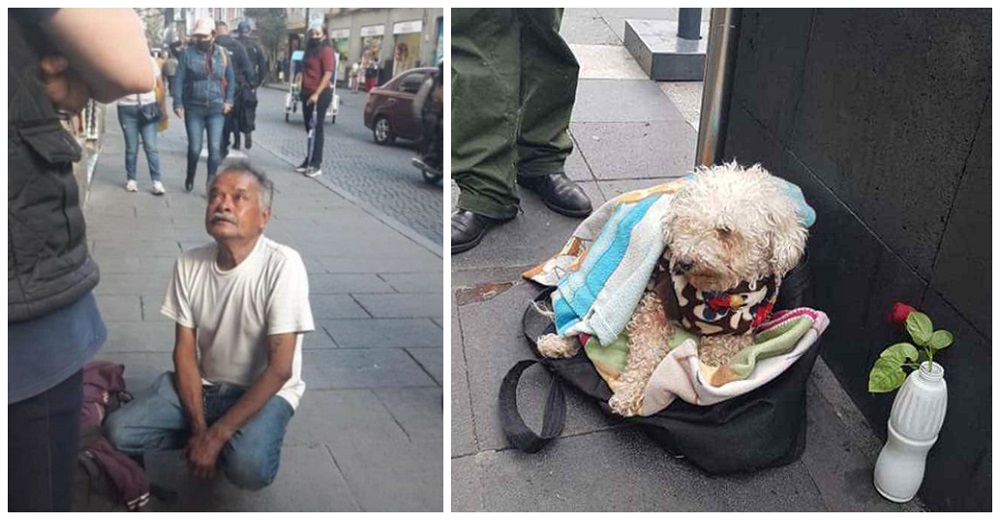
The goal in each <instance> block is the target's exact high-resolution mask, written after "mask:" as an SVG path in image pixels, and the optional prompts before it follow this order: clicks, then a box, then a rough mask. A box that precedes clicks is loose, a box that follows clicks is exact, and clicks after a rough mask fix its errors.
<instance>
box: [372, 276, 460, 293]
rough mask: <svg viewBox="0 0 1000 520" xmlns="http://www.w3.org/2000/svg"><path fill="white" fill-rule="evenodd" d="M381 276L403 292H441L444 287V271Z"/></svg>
mask: <svg viewBox="0 0 1000 520" xmlns="http://www.w3.org/2000/svg"><path fill="white" fill-rule="evenodd" d="M435 275H437V276H435ZM379 278H381V279H382V280H385V282H386V283H388V284H389V285H390V286H392V288H393V289H395V290H396V291H398V292H401V293H417V292H435V291H437V292H441V290H442V287H444V282H443V273H421V274H415V273H387V274H384V275H381V276H379ZM359 292H360V291H359Z"/></svg>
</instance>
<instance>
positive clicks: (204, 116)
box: [184, 106, 226, 184]
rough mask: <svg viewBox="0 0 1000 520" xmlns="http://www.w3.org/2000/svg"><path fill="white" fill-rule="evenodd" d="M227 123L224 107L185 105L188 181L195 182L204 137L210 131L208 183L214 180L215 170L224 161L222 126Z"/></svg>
mask: <svg viewBox="0 0 1000 520" xmlns="http://www.w3.org/2000/svg"><path fill="white" fill-rule="evenodd" d="M225 124H226V116H224V115H223V114H222V107H221V106H220V107H219V108H215V109H213V108H209V107H184V129H185V130H187V139H188V151H187V182H189V183H190V182H193V181H194V176H195V173H196V172H197V171H198V156H199V155H201V144H202V142H203V141H202V139H203V138H204V136H205V133H206V130H207V132H208V178H207V179H206V184H208V183H211V182H212V178H214V177H215V171H216V170H218V169H219V164H220V163H222V128H223V126H224V125H225Z"/></svg>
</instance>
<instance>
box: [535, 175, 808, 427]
mask: <svg viewBox="0 0 1000 520" xmlns="http://www.w3.org/2000/svg"><path fill="white" fill-rule="evenodd" d="M663 233H664V238H665V243H666V248H665V250H664V253H663V259H662V260H663V262H662V265H663V266H664V268H663V269H662V270H661V271H660V273H659V274H660V275H665V276H668V277H669V278H670V279H669V280H668V283H667V284H665V285H667V286H673V287H672V288H673V289H674V291H673V292H674V295H675V297H676V298H677V300H676V303H677V305H673V306H671V305H667V306H666V307H667V308H665V303H666V302H665V301H664V298H663V297H662V296H661V295H662V294H663V291H662V290H660V291H658V290H654V286H656V285H657V280H656V278H657V277H656V276H654V279H652V280H651V281H650V284H649V285H648V287H647V289H646V292H645V293H644V294H643V296H642V299H641V300H640V301H639V303H638V305H637V306H636V308H635V310H634V311H633V314H632V317H631V319H630V320H629V323H628V325H627V327H626V331H627V332H628V337H629V351H628V356H627V360H626V367H625V370H624V371H623V372H622V373H621V375H620V376H619V377H618V379H617V380H616V381H612V382H611V383H610V386H611V390H612V392H613V395H612V397H611V399H610V400H609V401H608V404H609V406H610V407H611V409H612V411H614V412H615V413H616V414H618V415H621V416H623V417H628V416H632V415H635V414H636V413H637V412H638V410H639V409H640V408H641V406H642V400H643V397H644V391H645V387H646V383H647V381H648V380H649V378H650V376H652V374H653V371H654V370H655V369H656V367H657V365H658V364H659V363H660V361H661V360H662V359H663V358H664V356H666V354H667V352H668V349H669V347H668V341H669V339H670V338H671V337H673V335H674V327H675V326H681V327H684V328H685V329H686V330H689V331H691V332H695V333H697V334H699V335H700V336H701V341H700V345H699V347H698V353H699V354H698V355H699V360H700V361H701V363H703V364H705V365H708V366H720V365H725V364H726V363H727V362H728V361H729V359H730V358H732V356H733V355H735V354H736V353H737V352H739V351H740V350H741V349H743V348H744V347H746V346H748V345H750V344H751V343H753V335H752V331H753V327H756V325H758V324H759V323H760V322H761V321H763V319H766V317H767V315H768V314H769V312H770V304H769V303H768V302H769V301H771V302H773V299H774V297H775V296H776V293H777V287H778V286H779V285H780V282H781V278H782V277H784V275H785V274H786V273H787V272H788V271H790V270H791V269H792V268H793V267H795V266H796V265H797V264H798V263H799V260H800V259H801V257H802V254H803V252H804V250H805V243H806V236H807V230H806V227H805V226H804V225H803V224H802V223H801V222H800V220H799V218H798V215H797V213H796V202H795V201H794V199H793V198H792V197H791V195H789V194H788V192H787V191H786V190H785V189H784V183H783V181H780V180H779V179H777V178H776V177H774V176H772V175H771V174H770V173H768V172H767V170H765V169H764V168H763V167H761V166H760V165H759V164H757V165H753V166H751V167H749V168H744V167H742V166H740V165H738V164H737V163H735V162H732V163H728V164H723V165H717V166H711V167H702V168H699V169H698V170H697V171H696V172H695V173H694V178H693V180H692V181H690V182H687V183H685V185H684V186H683V187H682V188H681V189H680V190H679V191H678V192H677V193H676V194H674V195H673V199H672V200H671V202H670V206H669V208H668V209H667V213H666V215H665V217H664V218H663ZM655 274H656V273H654V275H655ZM661 280H662V277H661ZM663 285H664V284H663V283H660V284H659V286H660V287H662V286H663ZM768 291H770V292H768ZM668 309H673V313H677V314H681V315H672V313H671V311H670V310H668ZM677 309H682V311H678V310H677ZM761 309H763V310H761ZM706 313H708V314H707V315H708V316H709V317H711V318H712V319H707V318H706ZM668 314H670V315H668ZM579 348H580V345H579V342H578V341H577V338H575V337H570V338H564V337H561V336H558V335H556V334H546V335H545V336H542V337H540V338H538V349H539V352H540V353H541V354H542V355H543V356H546V357H550V358H559V357H571V356H573V355H575V354H576V352H577V351H578V350H579Z"/></svg>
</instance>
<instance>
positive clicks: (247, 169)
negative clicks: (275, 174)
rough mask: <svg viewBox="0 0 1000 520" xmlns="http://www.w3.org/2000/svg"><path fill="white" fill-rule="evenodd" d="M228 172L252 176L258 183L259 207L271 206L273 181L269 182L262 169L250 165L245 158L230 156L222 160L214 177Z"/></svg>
mask: <svg viewBox="0 0 1000 520" xmlns="http://www.w3.org/2000/svg"><path fill="white" fill-rule="evenodd" d="M229 172H233V173H242V174H244V175H249V176H251V177H253V178H254V179H255V180H256V181H257V184H260V207H262V208H270V207H271V200H272V199H273V198H274V183H273V182H271V179H268V178H267V175H266V174H264V172H263V171H262V170H258V169H256V168H254V167H253V166H251V165H250V161H248V160H246V159H243V158H237V157H232V158H229V159H226V160H224V161H222V164H221V165H219V171H218V173H217V174H216V177H218V176H219V175H222V174H223V173H229Z"/></svg>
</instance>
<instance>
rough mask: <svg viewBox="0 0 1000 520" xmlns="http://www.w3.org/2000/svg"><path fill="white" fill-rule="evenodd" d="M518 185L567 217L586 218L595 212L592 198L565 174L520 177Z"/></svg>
mask: <svg viewBox="0 0 1000 520" xmlns="http://www.w3.org/2000/svg"><path fill="white" fill-rule="evenodd" d="M517 182H518V184H520V185H521V186H524V187H525V188H528V189H529V190H531V191H533V192H535V193H537V194H538V196H539V197H541V198H542V202H544V203H545V205H546V206H548V207H549V209H551V210H552V211H555V212H556V213H561V214H563V215H566V216H567V217H586V216H587V215H590V212H591V211H594V207H593V206H592V205H591V204H590V197H587V194H586V193H584V191H583V188H581V187H580V185H578V184H577V183H575V182H573V181H572V180H570V178H569V177H567V176H566V174H565V173H552V174H549V175H545V176H542V177H518V179H517Z"/></svg>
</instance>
